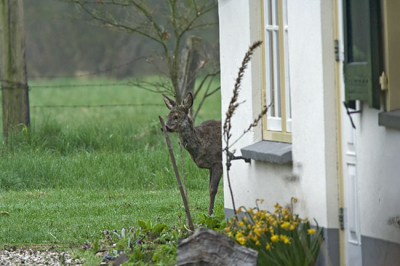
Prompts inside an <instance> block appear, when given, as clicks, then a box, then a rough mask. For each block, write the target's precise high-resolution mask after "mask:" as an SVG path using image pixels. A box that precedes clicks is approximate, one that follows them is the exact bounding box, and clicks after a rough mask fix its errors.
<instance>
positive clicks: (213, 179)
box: [208, 163, 222, 215]
mask: <svg viewBox="0 0 400 266" xmlns="http://www.w3.org/2000/svg"><path fill="white" fill-rule="evenodd" d="M221 176H222V163H218V164H214V165H213V166H212V168H211V169H210V184H209V188H208V190H209V193H210V202H209V205H208V215H211V214H212V213H213V209H214V201H215V195H217V192H218V185H219V181H220V180H221Z"/></svg>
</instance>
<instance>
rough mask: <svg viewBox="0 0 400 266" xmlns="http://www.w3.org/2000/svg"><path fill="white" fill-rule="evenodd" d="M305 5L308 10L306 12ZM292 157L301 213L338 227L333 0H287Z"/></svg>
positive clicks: (329, 225)
mask: <svg viewBox="0 0 400 266" xmlns="http://www.w3.org/2000/svg"><path fill="white" fill-rule="evenodd" d="M305 10H307V12H304V11H305ZM288 12H289V14H288V19H289V53H290V57H289V60H290V81H291V87H292V108H293V122H292V126H293V158H294V162H295V166H296V168H297V169H295V171H296V172H297V173H298V174H299V175H300V177H301V184H300V186H301V188H302V190H303V191H304V192H305V193H304V201H305V202H306V205H305V206H303V207H304V212H306V213H307V215H308V216H309V217H315V218H316V219H317V221H318V222H319V223H321V224H323V225H324V226H326V227H330V228H337V227H338V218H337V217H338V209H339V206H338V182H337V150H336V109H335V60H334V53H333V51H334V47H333V40H334V38H333V33H334V31H333V29H334V27H333V8H332V3H331V1H288Z"/></svg>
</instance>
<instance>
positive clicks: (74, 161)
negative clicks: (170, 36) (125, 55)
mask: <svg viewBox="0 0 400 266" xmlns="http://www.w3.org/2000/svg"><path fill="white" fill-rule="evenodd" d="M117 82H119V81H114V80H107V79H99V80H66V79H57V80H51V81H35V82H31V83H30V86H31V88H32V89H31V90H30V94H29V97H30V105H31V127H30V129H29V130H26V129H24V128H23V127H16V132H17V133H16V134H13V135H12V136H10V138H9V139H8V141H7V142H6V140H5V139H2V138H0V141H1V143H2V145H1V146H0V169H1V171H0V211H1V212H3V214H2V215H0V224H1V227H0V244H5V243H7V244H9V245H21V246H22V245H34V244H51V243H57V244H62V245H66V246H75V247H76V246H79V245H81V244H82V243H83V242H85V241H90V240H91V238H93V237H96V236H99V232H100V231H101V230H105V229H120V228H122V227H124V226H134V225H136V224H135V222H136V220H138V219H142V220H155V219H156V217H163V219H165V220H164V221H165V222H166V223H169V224H171V225H172V224H174V223H176V222H181V221H180V218H179V217H181V219H182V214H184V210H183V209H182V205H183V204H182V203H181V198H180V195H179V194H178V189H177V185H176V180H175V175H174V173H173V170H172V166H171V162H170V159H169V154H168V150H167V147H166V144H165V139H164V136H163V133H162V132H161V130H160V123H159V119H158V116H163V117H165V115H166V114H167V113H168V109H167V108H166V107H165V105H164V103H163V100H162V97H161V96H160V95H158V94H154V93H151V92H148V91H144V90H140V89H137V88H131V87H126V86H110V87H107V86H99V87H84V86H77V87H73V88H63V87H57V86H59V85H65V84H81V85H83V84H93V83H95V84H102V83H103V84H104V83H117ZM41 85H45V86H49V85H50V86H54V87H53V88H43V87H42V88H41V87H40V86H41ZM100 104H157V105H156V106H135V107H103V108H88V107H79V108H59V107H55V108H38V107H35V106H44V105H100ZM195 104H196V102H195ZM220 114H221V111H220V97H219V93H216V94H215V95H213V97H211V98H210V100H209V101H208V102H207V101H206V103H205V105H204V106H203V108H202V111H201V112H200V114H199V117H198V119H197V121H196V124H198V123H200V122H202V121H204V120H207V119H220ZM170 137H171V141H172V143H173V145H174V151H175V156H176V161H177V162H178V163H179V162H180V161H181V159H180V153H179V146H178V144H177V143H178V138H177V136H174V135H170ZM6 144H7V145H6ZM184 165H185V174H186V178H187V186H188V191H189V201H190V204H191V208H192V209H195V211H196V212H198V211H200V212H206V210H207V205H208V171H207V170H202V169H198V168H197V167H196V166H195V165H194V163H193V162H192V161H191V159H190V156H189V154H188V153H187V152H186V151H185V152H184ZM178 167H179V168H180V165H178ZM222 194H223V193H222V182H221V186H220V192H219V193H218V195H217V200H216V204H217V205H222V202H223V195H222ZM194 216H195V215H194Z"/></svg>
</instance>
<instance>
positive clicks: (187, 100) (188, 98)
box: [183, 92, 193, 110]
mask: <svg viewBox="0 0 400 266" xmlns="http://www.w3.org/2000/svg"><path fill="white" fill-rule="evenodd" d="M192 105H193V94H192V93H191V92H188V94H187V95H186V98H185V100H183V106H185V108H186V109H187V110H189V109H190V107H192Z"/></svg>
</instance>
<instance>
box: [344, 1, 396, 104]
mask: <svg viewBox="0 0 400 266" xmlns="http://www.w3.org/2000/svg"><path fill="white" fill-rule="evenodd" d="M395 2H396V1H395ZM343 7H344V49H345V51H344V52H345V62H344V79H345V80H344V82H345V100H346V102H347V104H348V105H349V106H350V107H352V108H355V100H360V101H364V102H367V103H369V106H370V107H374V108H377V109H379V108H380V86H379V76H380V75H381V73H382V70H383V67H382V66H383V65H382V59H381V57H382V56H381V43H380V40H381V32H380V30H381V26H380V2H379V0H371V1H365V0H345V1H344V4H343Z"/></svg>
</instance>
